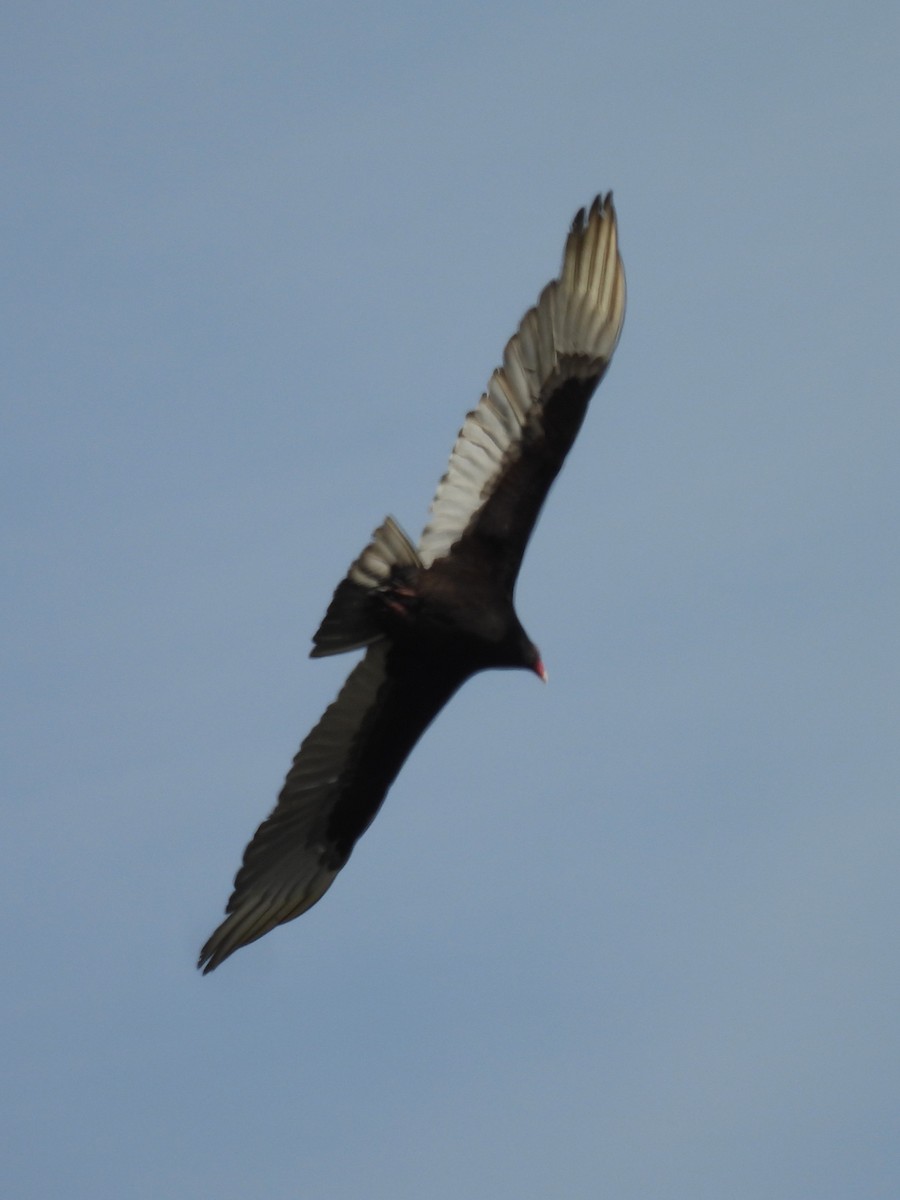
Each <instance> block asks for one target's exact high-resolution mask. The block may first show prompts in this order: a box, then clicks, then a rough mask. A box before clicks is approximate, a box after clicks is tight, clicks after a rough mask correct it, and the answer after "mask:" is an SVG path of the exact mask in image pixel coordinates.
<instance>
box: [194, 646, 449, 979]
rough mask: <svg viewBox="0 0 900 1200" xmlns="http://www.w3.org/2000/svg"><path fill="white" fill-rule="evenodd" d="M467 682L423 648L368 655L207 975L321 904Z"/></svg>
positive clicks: (294, 775)
mask: <svg viewBox="0 0 900 1200" xmlns="http://www.w3.org/2000/svg"><path fill="white" fill-rule="evenodd" d="M466 674H467V672H466V670H465V668H464V667H461V666H460V665H459V664H457V663H456V662H455V661H453V660H446V659H445V660H435V659H433V658H431V657H429V655H428V654H427V653H425V652H423V651H422V650H421V648H420V647H418V646H413V647H409V648H407V649H403V648H398V647H397V646H395V645H393V644H392V643H391V642H390V641H389V640H383V641H379V642H376V643H375V644H374V645H372V646H370V647H369V648H368V650H367V651H366V653H365V656H364V657H363V659H362V661H361V662H360V663H358V664H357V665H356V667H354V669H353V670H352V671H351V672H350V675H349V676H348V678H347V681H346V683H345V684H344V686H343V688H342V689H341V691H340V694H339V695H338V697H337V699H336V700H335V701H334V703H333V704H332V705H330V707H329V708H327V709H326V710H325V713H324V715H323V716H322V719H321V720H320V721H319V723H318V725H316V727H315V728H314V729H313V730H312V732H311V733H310V734H309V735H308V736H307V737H306V738H305V739H304V741H303V744H302V745H301V747H300V750H299V751H298V753H297V756H296V758H295V759H294V765H293V766H292V767H291V769H290V771H289V772H288V776H287V779H286V780H285V781H284V787H283V788H282V789H281V794H280V796H279V797H278V803H277V805H276V806H275V809H274V810H273V811H272V813H271V814H270V815H269V816H268V817H267V818H266V820H265V821H263V823H262V825H260V827H259V829H257V831H256V833H255V834H254V835H253V839H252V840H251V842H250V844H249V845H248V846H247V848H246V850H245V851H244V860H243V863H242V864H241V868H240V870H239V871H238V873H237V876H236V878H235V881H234V890H233V892H232V894H231V898H230V899H229V901H228V905H227V907H226V913H227V914H228V915H227V916H226V918H225V920H224V921H223V922H222V924H221V925H220V926H219V927H218V929H216V931H215V932H214V933H213V934H212V936H211V937H210V938H209V940H208V941H207V943H206V945H205V946H204V947H203V949H202V950H201V952H200V962H199V966H201V967H202V968H203V970H204V973H206V972H207V971H212V970H213V969H214V968H215V967H217V966H218V965H219V964H220V963H221V962H223V961H224V960H225V959H226V958H227V957H228V956H229V955H230V954H233V953H234V951H235V950H238V949H240V947H241V946H246V945H247V944H248V943H249V942H254V941H256V939H257V938H260V937H262V936H263V934H265V933H268V932H269V930H270V929H274V928H275V926H276V925H281V924H283V923H284V922H285V921H291V920H293V918H294V917H299V916H300V914H301V913H304V912H306V910H307V909H309V908H312V906H313V905H314V904H315V903H316V901H317V900H319V899H321V897H322V896H323V895H324V894H325V892H326V891H327V890H328V888H329V887H330V886H331V884H332V883H333V882H334V879H335V877H336V875H337V874H338V872H339V871H340V869H341V867H343V866H344V864H345V863H346V861H347V859H348V858H349V857H350V852H351V850H352V849H353V847H354V845H355V844H356V842H357V840H358V839H359V838H360V837H361V836H362V834H363V833H364V832H365V831H366V829H368V827H369V825H370V824H371V823H372V821H373V820H374V818H375V816H376V814H377V813H378V810H379V808H380V807H381V804H382V801H383V800H384V797H385V795H386V793H387V791H388V788H389V787H390V786H391V784H392V783H393V782H394V779H395V778H396V777H397V774H398V773H399V771H400V768H401V767H402V766H403V764H404V762H405V761H406V759H407V757H408V756H409V753H410V751H411V750H412V748H413V747H414V746H415V744H416V742H417V741H418V740H419V738H420V737H421V735H422V733H423V732H424V730H425V729H426V728H427V727H428V725H429V724H430V723H431V721H432V720H433V718H434V717H435V716H436V715H437V713H439V712H440V710H441V708H442V707H443V706H444V704H445V703H446V702H447V700H449V698H450V697H451V696H452V695H453V693H454V692H455V691H456V689H457V688H458V687H459V685H460V684H461V683H462V682H463V680H464V679H465V678H466Z"/></svg>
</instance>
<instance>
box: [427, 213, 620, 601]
mask: <svg viewBox="0 0 900 1200" xmlns="http://www.w3.org/2000/svg"><path fill="white" fill-rule="evenodd" d="M624 315H625V274H624V270H623V267H622V260H621V258H620V257H619V251H618V244H617V233H616V215H615V209H614V208H613V203H612V195H611V194H610V195H607V196H606V197H605V198H601V197H600V196H598V197H597V198H596V199H595V200H594V203H593V204H592V205H591V208H590V211H589V212H588V213H587V215H585V211H584V209H582V210H581V211H580V212H579V213H578V215H577V216H576V217H575V220H574V221H573V223H572V228H571V230H570V232H569V236H568V239H567V241H566V247H565V251H564V254H563V263H562V269H561V271H560V276H559V278H558V279H556V280H554V281H553V282H552V283H550V284H548V286H547V287H546V288H544V290H543V292H542V293H541V296H540V299H539V300H538V303H537V304H536V305H535V307H534V308H532V309H530V310H529V311H528V312H527V313H526V314H525V316H524V317H523V319H522V322H521V324H520V326H519V329H518V332H517V333H516V334H515V336H514V337H512V338H511V339H510V341H509V342H508V343H507V345H506V349H505V350H504V353H503V366H502V367H500V368H498V369H497V370H496V371H495V372H494V374H493V376H492V377H491V380H490V382H489V384H488V389H487V391H486V392H485V394H484V395H483V396H482V398H481V401H480V403H479V404H478V407H477V408H476V409H474V411H472V412H470V413H469V414H468V416H467V417H466V420H465V424H464V425H463V428H462V430H461V431H460V434H459V437H458V439H457V441H456V445H455V446H454V448H453V453H452V454H451V457H450V463H449V465H448V468H447V472H446V474H445V475H444V477H443V479H442V480H441V482H440V484H439V486H438V489H437V492H436V494H435V497H434V501H433V503H432V506H431V519H430V521H429V524H428V525H427V527H426V528H425V531H424V533H423V534H422V538H421V541H420V543H419V556H420V558H421V560H422V562H423V564H424V565H425V566H426V567H427V566H431V565H432V564H433V563H434V562H435V560H437V559H440V558H442V557H443V556H445V555H447V554H449V553H451V551H452V552H454V553H459V552H460V551H461V550H462V549H463V547H462V546H461V543H462V542H463V541H464V540H465V539H469V540H470V541H471V542H472V543H473V546H472V549H473V552H475V553H478V552H479V547H478V546H477V545H475V544H474V543H475V542H477V539H478V538H479V536H481V538H482V539H483V541H484V542H485V543H487V542H489V543H490V545H491V553H492V555H493V558H494V561H495V563H496V564H497V570H498V571H499V573H500V574H501V575H502V576H503V577H504V581H505V582H506V583H508V584H509V586H510V587H511V586H512V584H513V583H514V580H515V575H516V573H517V571H518V567H519V563H520V561H521V556H522V553H523V552H524V549H525V545H526V543H527V540H528V537H529V535H530V533H531V529H532V527H533V524H534V521H535V520H536V519H537V515H538V513H539V511H540V507H541V504H542V503H543V500H544V498H545V496H546V494H547V491H548V489H549V487H550V484H551V483H552V482H553V479H554V478H555V476H556V474H557V472H558V471H559V468H560V466H561V465H562V462H563V460H564V459H565V456H566V453H567V452H568V449H569V447H570V445H571V443H572V441H573V440H574V437H575V435H576V433H577V432H578V428H579V426H580V424H581V419H582V417H583V416H584V411H585V409H586V406H587V402H588V400H589V399H590V396H591V393H592V392H593V390H594V388H595V387H596V385H597V383H598V382H599V380H600V378H601V377H602V375H603V372H604V371H605V369H606V366H607V364H608V363H609V360H610V358H611V356H612V353H613V350H614V349H615V347H616V343H617V341H618V339H619V334H620V332H621V329H622V322H623V319H624ZM492 508H493V511H492ZM501 546H502V553H501V552H500V548H501ZM482 548H483V547H482Z"/></svg>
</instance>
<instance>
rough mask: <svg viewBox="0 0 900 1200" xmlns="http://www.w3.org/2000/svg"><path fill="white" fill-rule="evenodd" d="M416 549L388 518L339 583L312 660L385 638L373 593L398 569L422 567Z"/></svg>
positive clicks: (314, 646)
mask: <svg viewBox="0 0 900 1200" xmlns="http://www.w3.org/2000/svg"><path fill="white" fill-rule="evenodd" d="M421 565H422V563H421V560H420V559H419V556H418V554H417V553H416V548H415V546H414V545H413V544H412V542H411V541H410V540H409V538H408V537H407V536H406V534H405V533H404V532H403V530H402V529H401V528H400V526H399V525H398V524H397V522H396V521H395V520H394V518H393V517H387V518H386V519H385V521H384V524H383V525H379V526H378V528H377V529H376V530H375V532H374V533H373V534H372V540H371V542H369V544H368V546H366V548H365V550H363V552H362V554H361V555H360V556H359V558H358V559H357V560H356V562H354V564H353V565H352V566H351V568H350V570H349V571H348V572H347V576H346V578H345V579H342V580H341V582H340V583H339V584H338V586H337V588H336V590H335V593H334V597H333V599H332V601H331V603H330V604H329V606H328V612H327V613H326V614H325V618H324V620H323V621H322V624H321V625H320V626H319V629H318V632H317V633H316V635H315V637H314V638H313V648H312V650H311V651H310V658H324V657H325V656H326V655H328V654H343V653H344V651H345V650H360V649H361V648H362V647H363V646H370V645H371V644H372V643H373V642H377V641H378V639H379V638H381V637H382V636H383V635H384V629H383V627H382V624H381V621H380V620H379V615H378V614H379V609H378V607H377V606H375V605H373V604H372V603H371V600H372V593H373V592H374V591H376V590H377V589H378V588H381V587H383V586H384V585H385V584H386V583H387V582H388V580H389V579H390V576H391V572H392V571H393V569H394V568H395V567H421Z"/></svg>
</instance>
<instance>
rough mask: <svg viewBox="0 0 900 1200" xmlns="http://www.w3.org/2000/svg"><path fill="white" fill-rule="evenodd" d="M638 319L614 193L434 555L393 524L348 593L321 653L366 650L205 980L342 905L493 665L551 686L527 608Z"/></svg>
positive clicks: (248, 876) (308, 743)
mask: <svg viewBox="0 0 900 1200" xmlns="http://www.w3.org/2000/svg"><path fill="white" fill-rule="evenodd" d="M624 314H625V276H624V272H623V269H622V260H621V259H620V257H619V252H618V248H617V240H616V215H615V210H614V208H613V203H612V194H611V193H610V194H609V195H607V196H606V197H600V196H598V197H597V198H596V199H595V200H594V202H593V204H592V205H591V208H590V211H589V212H588V213H587V215H585V211H584V209H582V210H581V211H580V212H579V213H578V214H577V216H576V217H575V220H574V221H573V222H572V227H571V230H570V232H569V235H568V238H567V240H566V246H565V251H564V253H563V262H562V269H561V271H560V275H559V278H558V279H556V280H554V281H553V282H552V283H550V284H548V286H547V287H545V288H544V290H543V291H542V292H541V295H540V298H539V300H538V302H537V304H536V305H535V307H534V308H532V309H530V311H529V312H527V313H526V314H525V316H524V317H523V318H522V322H521V324H520V325H519V330H518V333H516V334H515V336H514V337H512V338H511V339H510V341H509V342H508V343H507V345H506V349H505V350H504V352H503V366H502V367H500V368H498V369H497V370H496V371H495V372H494V374H493V375H492V376H491V380H490V382H489V383H488V388H487V391H486V392H485V394H484V395H483V396H482V397H481V401H480V402H479V404H478V407H477V408H475V409H474V411H473V412H470V413H469V414H468V416H467V417H466V420H465V424H464V425H463V427H462V430H461V431H460V434H459V437H458V438H457V441H456V445H455V446H454V448H453V453H452V454H451V456H450V463H449V466H448V468H447V473H446V474H445V475H444V477H443V479H442V480H441V482H440V484H439V485H438V489H437V492H436V494H435V497H434V501H433V502H432V505H431V519H430V521H429V523H428V525H427V526H426V528H425V531H424V533H423V534H422V537H421V540H420V541H419V545H418V547H415V546H414V545H413V544H412V542H411V541H410V540H409V538H408V537H407V536H406V534H405V533H404V532H403V530H402V529H401V528H400V527H399V525H398V524H397V523H396V521H394V520H393V518H391V517H388V518H387V519H386V520H385V522H384V524H383V525H381V526H379V528H378V529H376V530H375V532H374V534H373V535H372V540H371V542H370V543H369V545H368V546H367V547H366V548H365V550H363V552H362V554H361V555H360V556H359V558H358V559H357V560H356V561H355V562H354V563H353V565H352V566H351V567H350V570H349V572H348V574H347V576H346V578H345V579H344V580H343V581H342V582H341V583H340V584H339V585H338V587H337V590H336V591H335V593H334V598H333V599H332V601H331V604H330V606H329V608H328V611H327V612H326V614H325V618H324V620H323V621H322V624H321V626H320V627H319V630H318V632H317V633H316V635H315V637H314V639H313V649H312V652H311V655H312V657H313V658H318V657H321V656H323V655H328V654H341V653H343V652H344V651H345V650H359V649H363V648H365V655H364V656H363V658H362V661H361V662H359V663H358V664H357V666H355V667H354V668H353V670H352V671H351V672H350V675H349V678H348V679H347V681H346V683H345V684H344V686H343V688H342V689H341V691H340V694H339V695H338V698H337V699H336V700H335V701H334V703H333V704H331V706H330V707H329V708H327V709H326V711H325V714H324V715H323V717H322V719H321V720H320V721H319V723H318V725H316V727H315V728H314V729H313V731H312V732H311V733H310V734H309V735H308V736H307V737H306V739H305V740H304V742H303V744H302V746H301V747H300V750H299V752H298V754H297V757H296V758H295V759H294V765H293V766H292V767H291V770H290V772H289V773H288V776H287V779H286V780H285V783H284V787H283V788H282V791H281V795H280V796H279V797H278V803H277V805H276V807H275V809H274V810H273V812H272V813H271V815H270V816H269V817H267V819H266V820H265V821H263V823H262V824H261V825H260V827H259V829H257V831H256V833H255V834H254V835H253V839H252V841H251V842H250V844H249V845H248V846H247V849H246V850H245V851H244V859H243V863H242V864H241V868H240V870H239V871H238V873H237V876H236V878H235V881H234V891H233V892H232V894H231V898H230V900H229V901H228V907H227V909H226V912H227V916H226V918H225V920H224V921H223V922H222V924H221V925H220V926H219V927H218V929H216V931H215V932H214V933H213V934H212V936H211V937H210V938H209V940H208V941H207V943H206V945H205V946H204V947H203V949H202V950H201V952H200V960H199V963H198V966H200V967H202V968H203V972H204V974H205V973H206V972H208V971H212V970H214V968H215V967H217V966H218V965H219V964H220V963H221V962H223V961H224V960H225V959H226V958H227V957H228V956H229V955H230V954H233V953H234V951H235V950H238V949H239V948H240V947H241V946H246V945H247V944H248V943H249V942H253V941H255V940H256V939H257V938H260V937H262V936H263V934H265V933H268V932H269V930H270V929H274V928H275V926H276V925H280V924H281V923H282V922H284V921H290V920H293V918H294V917H298V916H299V915H300V914H301V913H303V912H306V910H307V909H308V908H311V907H312V905H313V904H315V903H316V901H317V900H319V899H320V898H321V897H322V896H323V895H324V893H325V892H326V891H327V889H328V888H329V887H330V886H331V884H332V883H333V881H334V878H335V876H336V875H337V873H338V871H340V869H341V867H343V865H344V864H345V863H346V861H347V859H348V858H349V857H350V852H351V850H352V849H353V847H354V845H355V844H356V841H357V839H358V838H359V837H361V835H362V834H363V833H364V832H365V830H366V829H367V828H368V827H369V825H370V824H371V822H372V820H373V819H374V817H375V814H376V813H377V812H378V809H379V808H380V807H381V803H382V801H383V800H384V797H385V794H386V792H387V790H388V788H389V787H390V786H391V784H392V783H393V782H394V780H395V779H396V777H397V774H398V772H399V771H400V768H401V767H402V766H403V763H404V762H405V760H406V757H407V755H408V754H409V753H410V751H411V750H412V748H413V747H414V746H415V744H416V742H417V741H418V740H419V738H420V737H421V735H422V733H423V732H424V731H425V729H426V728H427V727H428V725H429V724H430V723H431V722H432V721H433V720H434V718H435V716H437V714H438V713H439V712H440V710H441V709H442V708H443V706H444V705H445V704H446V703H447V701H448V700H449V699H450V697H451V696H452V695H453V693H454V692H455V691H456V690H457V688H458V687H459V686H460V684H462V683H464V682H465V681H466V680H467V679H468V678H469V677H470V676H472V675H474V674H475V673H476V672H477V671H483V670H485V669H486V668H488V667H525V668H527V669H528V670H531V671H534V672H535V674H537V675H538V676H540V678H541V679H546V677H547V676H546V672H545V670H544V664H543V663H542V662H541V656H540V654H539V652H538V649H537V647H536V646H535V645H534V643H533V642H532V641H531V640H530V639H529V637H528V635H527V634H526V633H525V630H524V629H523V628H522V625H521V624H520V622H519V618H518V617H517V616H516V611H515V608H514V607H513V591H514V588H515V583H516V576H517V575H518V573H519V566H520V564H521V562H522V555H523V553H524V552H525V546H526V544H527V542H528V538H529V536H530V535H531V530H532V529H533V527H534V523H535V521H536V520H537V517H538V514H539V512H540V510H541V506H542V505H543V503H544V498H545V497H546V495H547V492H548V490H549V488H550V485H551V484H552V483H553V480H554V479H555V478H556V475H557V473H558V472H559V469H560V467H561V466H562V464H563V460H564V459H565V457H566V454H567V453H568V451H569V447H570V446H571V445H572V442H573V441H574V439H575V435H576V434H577V433H578V430H579V428H580V426H581V422H582V420H583V419H584V415H585V412H586V411H587V405H588V401H589V400H590V398H591V395H592V393H593V391H594V389H595V388H596V386H597V384H598V383H599V382H600V380H601V378H602V377H603V373H604V371H605V370H606V368H607V366H608V364H609V360H610V357H611V356H612V352H613V350H614V349H615V346H616V342H617V341H618V338H619V333H620V331H621V328H622V320H623V317H624Z"/></svg>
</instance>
